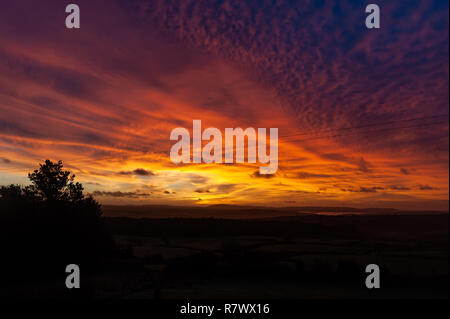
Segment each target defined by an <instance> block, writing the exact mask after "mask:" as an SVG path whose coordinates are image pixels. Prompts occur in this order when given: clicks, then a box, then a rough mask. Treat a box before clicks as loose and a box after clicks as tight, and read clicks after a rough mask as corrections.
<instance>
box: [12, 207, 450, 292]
mask: <svg viewBox="0 0 450 319" xmlns="http://www.w3.org/2000/svg"><path fill="white" fill-rule="evenodd" d="M114 209H116V214H117V215H116V216H119V215H120V214H119V213H118V212H117V208H113V209H111V208H108V207H106V208H105V213H104V215H106V217H104V218H103V220H104V223H105V226H106V228H107V229H108V230H109V231H110V232H111V233H112V234H113V237H114V239H115V241H116V243H117V246H118V247H119V249H120V251H121V254H122V257H121V258H120V259H114V260H105V261H104V265H103V268H102V269H101V270H100V271H97V272H94V273H92V274H89V276H84V277H83V288H84V290H83V289H80V290H81V291H83V293H80V294H81V296H82V297H86V296H87V297H94V298H152V299H153V298H161V299H165V298H181V299H187V298H448V283H449V281H448V253H449V247H448V242H449V241H448V239H449V238H448V228H449V215H448V213H441V214H438V213H422V214H419V213H414V214H406V213H400V212H396V211H384V212H382V211H372V212H361V211H358V210H355V211H353V212H348V209H346V210H344V209H343V210H342V211H340V212H336V210H334V211H333V212H334V213H335V214H336V213H339V214H341V213H343V212H346V213H347V214H344V215H339V216H330V214H329V212H328V213H326V214H322V215H321V214H319V215H315V214H306V213H305V212H302V213H298V214H297V215H296V216H288V214H289V212H290V213H292V209H281V210H278V209H273V210H271V209H264V210H261V209H256V210H255V209H251V208H239V209H237V208H227V207H218V208H209V209H205V210H203V211H201V212H199V213H197V215H196V216H195V217H197V218H192V217H193V216H192V213H189V209H186V211H185V215H184V216H189V214H191V215H190V217H191V218H186V217H183V218H175V217H173V218H161V216H162V215H163V214H164V208H162V207H159V208H155V207H153V208H152V211H149V210H148V208H147V209H144V208H142V207H140V208H134V209H135V210H141V212H142V211H146V212H147V213H146V214H145V215H144V216H146V217H147V218H141V219H138V218H130V217H108V216H111V215H114ZM123 209H124V208H123V207H122V211H123ZM242 209H245V210H246V213H247V215H242ZM155 211H156V212H155ZM182 211H183V208H167V211H166V213H167V214H166V215H167V216H175V213H176V212H182ZM214 211H215V212H216V218H212V217H211V216H212V215H211V214H212V212H214ZM238 211H239V214H238ZM127 212H129V213H130V214H131V215H132V216H133V213H136V211H133V208H130V210H128V209H127ZM227 212H228V213H229V216H231V217H235V218H228V219H225V218H223V217H224V216H225V215H226V213H227ZM315 213H318V212H315ZM322 213H323V212H322ZM171 214H173V215H171ZM274 214H275V215H276V214H279V217H275V216H274ZM352 214H353V215H352ZM355 214H356V215H355ZM331 215H333V214H331ZM134 216H135V215H134ZM181 216H183V215H181ZM217 216H219V218H218V217H217ZM243 216H247V217H243ZM249 216H251V217H253V218H251V219H250V218H249ZM135 217H136V216H135ZM148 217H153V218H148ZM155 217H156V218H155ZM236 217H240V218H236ZM372 263H374V264H377V265H379V266H380V268H381V288H380V289H377V290H375V289H374V290H369V289H367V288H366V287H365V278H366V274H365V267H366V265H368V264H372ZM61 286H62V285H60V284H56V283H52V282H51V281H49V282H47V283H45V284H42V285H39V288H38V286H33V288H32V289H34V290H33V291H34V292H35V293H39V292H40V291H42V290H44V291H45V293H50V294H52V293H54V294H56V295H57V296H58V297H60V296H61V295H58V294H57V293H56V292H55V291H59V290H61V291H64V287H61ZM22 288H24V287H22ZM26 289H28V290H27V291H29V290H30V287H29V286H27V288H26ZM46 289H47V290H46ZM22 291H23V290H22ZM9 292H15V294H16V295H21V289H20V287H19V288H18V287H16V288H15V289H14V290H10V291H9ZM65 294H67V292H64V293H63V295H62V296H65ZM13 295H14V293H13Z"/></svg>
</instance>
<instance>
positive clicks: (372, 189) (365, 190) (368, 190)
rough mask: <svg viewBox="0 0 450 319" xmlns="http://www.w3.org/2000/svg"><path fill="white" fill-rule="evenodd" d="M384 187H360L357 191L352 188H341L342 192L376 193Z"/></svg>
mask: <svg viewBox="0 0 450 319" xmlns="http://www.w3.org/2000/svg"><path fill="white" fill-rule="evenodd" d="M384 189H385V188H384V187H379V186H373V187H360V188H359V189H354V188H347V189H345V188H342V189H341V191H343V192H352V193H376V192H377V191H379V190H384Z"/></svg>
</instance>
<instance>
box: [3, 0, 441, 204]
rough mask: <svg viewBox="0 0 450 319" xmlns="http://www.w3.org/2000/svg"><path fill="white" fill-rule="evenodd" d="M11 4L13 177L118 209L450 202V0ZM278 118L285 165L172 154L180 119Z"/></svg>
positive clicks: (7, 159) (8, 154) (9, 174)
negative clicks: (47, 168)
mask: <svg viewBox="0 0 450 319" xmlns="http://www.w3.org/2000/svg"><path fill="white" fill-rule="evenodd" d="M73 2H74V3H76V4H78V5H79V7H80V11H81V28H80V29H67V28H66V27H65V19H66V16H67V14H66V13H65V5H66V3H64V2H62V1H39V2H38V1H31V0H30V1H25V0H17V1H8V2H2V3H1V4H0V185H7V184H11V183H15V184H22V185H26V184H28V183H29V181H28V179H27V173H28V172H30V171H32V170H33V169H35V168H37V167H38V164H39V163H42V162H43V161H44V160H45V159H51V160H53V161H57V160H62V161H63V163H64V166H65V167H66V168H67V169H69V170H71V171H72V172H73V173H75V175H76V180H77V181H80V182H81V183H82V184H83V185H84V187H85V190H86V192H88V193H90V194H93V195H94V197H95V198H96V199H97V200H99V201H100V202H101V203H103V204H167V205H209V204H235V205H262V206H339V207H341V206H351V207H393V208H399V209H410V210H421V209H430V210H448V207H449V206H448V205H449V204H448V199H449V193H448V190H449V173H448V169H449V154H448V151H449V140H448V136H449V133H448V112H449V108H448V103H449V89H448V88H449V31H448V28H449V11H448V10H449V4H448V1H446V0H445V1H428V0H421V1H392V0H390V1H380V0H377V1H372V2H374V3H377V4H378V5H379V7H380V9H381V28H380V29H367V28H366V27H365V18H366V16H367V14H366V13H365V6H366V5H367V4H368V3H370V2H367V3H366V2H364V1H287V0H277V1H275V0H274V1H267V0H262V1H260V0H250V1H231V0H223V1H202V0H183V1H159V0H154V1H153V0H152V1H151V0H129V1H122V0H120V1H119V0H115V1H97V0H90V1H81V0H77V1H73ZM193 120H201V121H202V127H203V128H207V127H216V128H218V129H220V130H221V131H222V132H224V130H225V128H228V127H230V128H235V127H242V128H244V129H245V128H247V127H253V128H259V127H261V128H278V132H279V141H278V147H279V167H278V171H277V173H276V174H274V175H270V176H267V175H261V174H258V171H259V170H258V167H259V166H260V165H259V164H248V163H244V164H231V165H230V164H205V163H203V164H174V163H172V162H171V161H170V156H169V154H170V148H171V146H172V145H173V144H174V142H173V141H170V138H169V137H170V132H171V131H172V130H173V129H174V128H176V127H185V128H188V129H189V130H192V121H193Z"/></svg>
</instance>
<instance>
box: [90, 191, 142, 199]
mask: <svg viewBox="0 0 450 319" xmlns="http://www.w3.org/2000/svg"><path fill="white" fill-rule="evenodd" d="M92 195H93V196H108V197H127V198H141V197H149V196H151V194H149V193H141V192H121V191H114V192H109V191H98V190H96V191H93V192H92Z"/></svg>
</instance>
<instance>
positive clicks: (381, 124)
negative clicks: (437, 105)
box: [279, 114, 448, 139]
mask: <svg viewBox="0 0 450 319" xmlns="http://www.w3.org/2000/svg"><path fill="white" fill-rule="evenodd" d="M441 117H448V114H439V115H433V116H425V117H417V118H412V119H404V120H396V121H390V122H384V123H372V124H366V125H360V126H353V127H342V128H336V129H328V130H322V131H318V132H313V133H294V134H290V135H284V136H280V137H279V138H280V139H282V138H290V137H295V136H305V135H312V134H322V133H331V132H334V131H344V130H353V129H362V128H368V127H374V126H384V125H390V124H395V123H400V122H413V121H419V120H426V119H436V118H441Z"/></svg>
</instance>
